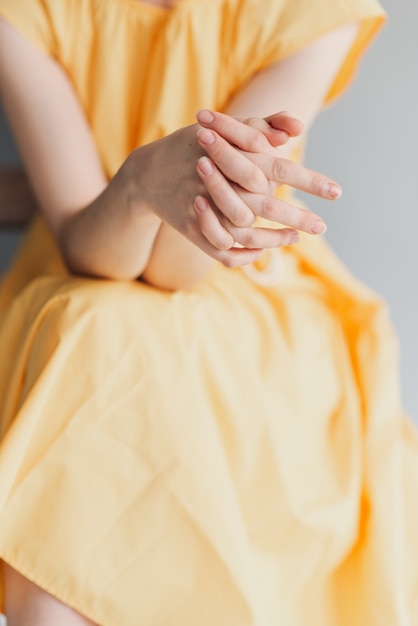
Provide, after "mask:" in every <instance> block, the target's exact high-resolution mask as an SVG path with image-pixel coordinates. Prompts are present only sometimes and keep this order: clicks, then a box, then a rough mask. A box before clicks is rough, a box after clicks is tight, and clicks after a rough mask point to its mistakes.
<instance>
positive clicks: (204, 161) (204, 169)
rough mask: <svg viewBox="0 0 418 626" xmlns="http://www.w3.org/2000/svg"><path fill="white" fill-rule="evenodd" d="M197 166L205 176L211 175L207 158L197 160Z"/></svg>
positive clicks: (210, 165) (211, 170)
mask: <svg viewBox="0 0 418 626" xmlns="http://www.w3.org/2000/svg"><path fill="white" fill-rule="evenodd" d="M198 164H199V168H200V170H201V171H202V172H203V174H206V175H207V176H209V175H210V174H213V167H212V163H211V162H210V161H209V159H208V158H207V157H200V159H199V160H198Z"/></svg>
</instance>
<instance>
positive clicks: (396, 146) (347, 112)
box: [0, 0, 418, 420]
mask: <svg viewBox="0 0 418 626" xmlns="http://www.w3.org/2000/svg"><path fill="white" fill-rule="evenodd" d="M383 5H384V6H385V8H386V9H387V11H388V12H389V14H390V20H389V23H388V25H387V26H386V27H385V30H384V32H383V33H382V34H381V36H380V38H379V39H378V40H377V41H376V42H375V43H374V44H373V46H372V48H371V50H370V51H369V53H368V55H367V56H366V58H365V60H364V61H363V63H362V65H361V70H360V72H359V75H358V77H357V79H356V82H355V83H354V85H353V86H352V88H351V90H350V91H349V92H348V94H347V95H346V96H345V97H344V98H343V99H342V100H341V101H339V102H338V103H337V104H336V105H334V106H333V107H332V108H330V109H329V110H328V111H327V112H326V113H325V114H322V115H321V116H320V118H319V120H318V122H317V123H316V125H315V126H314V128H313V129H312V131H311V137H310V145H309V150H308V154H307V160H308V163H309V165H310V166H311V167H313V168H315V169H318V170H320V171H323V172H325V173H327V174H329V175H331V176H333V177H334V178H336V179H337V180H338V181H339V182H340V183H341V184H342V186H343V189H344V195H343V197H342V199H341V200H339V201H338V203H337V204H334V205H324V203H322V202H317V201H315V200H312V201H311V206H312V207H313V208H314V209H315V210H317V211H318V212H319V213H320V214H322V215H323V216H324V217H325V219H326V221H327V224H328V233H327V238H328V240H329V241H330V243H331V244H332V246H333V247H334V248H335V249H336V250H337V252H338V253H339V254H340V256H341V257H342V258H343V259H344V261H345V262H346V263H347V264H348V266H349V267H350V268H351V269H352V270H353V271H354V272H355V274H357V276H359V277H360V278H362V279H363V280H365V281H366V282H367V283H368V284H369V285H370V286H371V287H372V288H374V289H375V290H376V291H377V292H379V293H380V294H381V295H382V296H383V297H385V298H386V299H387V300H388V302H389V304H390V307H391V310H392V317H393V321H394V324H395V326H396V328H397V330H398V333H399V337H400V345H401V355H402V360H401V367H402V379H403V391H404V400H405V406H406V408H407V410H408V411H409V412H410V413H411V414H412V415H413V417H414V418H415V419H417V420H418V380H417V373H418V280H417V271H418V245H417V243H416V242H417V235H418V200H417V193H416V187H417V184H416V182H417V171H418V37H417V35H416V27H417V24H418V3H417V2H416V0H403V2H402V5H400V4H399V2H397V1H396V0H383ZM0 118H1V116H0ZM16 158H17V156H16V152H15V151H14V149H13V147H12V142H11V140H10V137H9V135H8V133H7V129H6V127H5V124H4V121H3V120H1V119H0V161H3V162H4V161H9V162H10V161H15V160H16ZM13 243H14V241H13V240H12V237H11V236H6V237H4V236H2V237H1V238H0V267H1V264H2V263H3V262H4V261H3V259H2V256H3V257H4V255H5V252H7V253H8V250H6V246H7V247H9V246H12V245H13Z"/></svg>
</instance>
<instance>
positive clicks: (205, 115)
mask: <svg viewBox="0 0 418 626" xmlns="http://www.w3.org/2000/svg"><path fill="white" fill-rule="evenodd" d="M196 117H197V119H198V120H199V122H201V123H202V124H212V122H214V121H215V116H214V115H213V114H212V113H211V112H210V111H207V110H206V109H202V110H200V111H198V112H197V114H196Z"/></svg>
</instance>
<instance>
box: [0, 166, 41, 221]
mask: <svg viewBox="0 0 418 626" xmlns="http://www.w3.org/2000/svg"><path fill="white" fill-rule="evenodd" d="M35 211H36V201H35V197H34V195H33V193H32V190H31V187H30V184H29V181H28V179H27V176H26V174H25V172H24V170H23V169H22V168H21V167H18V166H16V167H14V166H9V165H7V166H6V165H0V231H6V230H20V229H22V228H23V227H24V226H25V225H26V224H27V222H28V221H29V219H30V218H31V217H32V216H33V214H34V213H35Z"/></svg>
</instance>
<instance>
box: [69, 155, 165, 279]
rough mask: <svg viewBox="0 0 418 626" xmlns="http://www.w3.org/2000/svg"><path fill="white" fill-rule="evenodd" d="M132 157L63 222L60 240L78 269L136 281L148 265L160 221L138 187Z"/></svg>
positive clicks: (80, 271) (84, 272) (81, 272)
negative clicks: (103, 187) (102, 187)
mask: <svg viewBox="0 0 418 626" xmlns="http://www.w3.org/2000/svg"><path fill="white" fill-rule="evenodd" d="M130 168H131V165H130V163H129V159H128V161H127V162H126V163H125V164H124V166H123V167H122V168H121V169H120V170H119V172H118V173H117V174H116V175H115V177H114V178H113V179H112V180H111V181H110V183H109V184H108V185H107V187H106V188H105V189H104V190H103V192H102V193H101V194H100V195H99V196H98V197H97V198H96V199H95V200H94V201H93V202H92V203H91V204H89V205H88V206H86V207H85V208H83V209H82V210H79V211H77V212H75V213H73V214H71V216H70V217H69V218H68V219H67V220H66V221H64V222H63V223H62V225H61V227H60V229H59V232H58V235H57V238H58V243H59V245H60V247H61V251H62V253H63V256H64V259H65V261H66V263H67V265H68V267H69V269H70V270H71V271H73V272H75V273H80V274H86V275H90V276H102V277H105V278H115V279H134V278H137V277H138V276H140V275H141V274H142V272H143V271H144V269H145V268H146V266H147V264H148V262H149V259H150V256H151V252H152V249H153V246H154V243H155V239H156V237H157V234H158V230H159V228H160V224H161V220H160V219H159V218H158V217H157V216H156V215H155V214H154V213H152V212H151V211H149V210H148V209H147V207H146V206H145V205H142V204H141V196H140V195H139V194H138V193H137V190H136V189H135V179H134V177H133V176H132V173H131V172H130Z"/></svg>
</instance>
